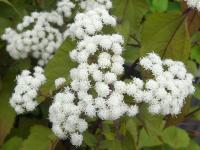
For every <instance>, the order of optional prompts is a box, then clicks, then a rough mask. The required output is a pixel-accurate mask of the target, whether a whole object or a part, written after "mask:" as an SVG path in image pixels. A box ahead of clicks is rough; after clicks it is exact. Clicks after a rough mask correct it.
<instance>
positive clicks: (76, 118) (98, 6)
mask: <svg viewBox="0 0 200 150" xmlns="http://www.w3.org/2000/svg"><path fill="white" fill-rule="evenodd" d="M111 6H112V3H110V1H107V0H105V1H104V0H103V1H100V0H97V1H94V0H86V1H82V2H81V7H82V8H83V9H85V11H84V12H82V13H78V14H77V15H76V16H75V20H74V23H72V24H70V25H69V29H68V30H67V31H66V32H65V37H68V36H70V37H72V38H73V39H78V40H79V41H78V43H77V47H76V48H75V49H74V50H72V51H71V52H70V58H71V59H72V60H73V61H75V62H77V63H78V66H77V67H76V68H72V69H71V71H70V77H71V79H72V82H71V83H70V86H68V87H66V88H65V89H64V90H62V91H61V92H59V93H57V94H56V95H55V97H54V102H53V104H52V106H51V107H50V109H49V119H50V121H51V122H52V123H53V128H52V129H53V131H54V133H55V134H56V135H57V136H58V137H60V138H62V139H66V138H68V137H70V138H71V143H72V144H73V145H76V146H80V145H81V143H82V140H83V137H82V133H83V132H84V131H85V130H86V129H87V127H88V124H87V122H86V121H85V117H89V118H93V117H99V118H100V119H102V120H116V119H118V118H120V117H121V116H123V115H127V116H135V115H136V114H137V113H138V112H139V107H138V104H140V103H142V102H144V103H147V104H148V105H149V112H150V113H153V114H160V113H161V114H164V115H167V114H172V115H176V114H178V113H180V111H181V108H182V106H183V104H184V100H185V98H186V97H187V96H188V95H189V94H192V93H193V92H194V87H193V86H192V75H191V74H188V73H187V72H186V69H185V66H184V65H183V63H181V62H176V61H172V60H169V59H167V60H164V61H162V60H161V59H160V57H159V56H157V55H156V54H154V53H151V54H149V55H148V56H146V57H144V58H142V59H141V60H140V65H141V66H142V67H143V68H144V69H146V70H147V71H151V72H152V74H153V76H154V78H153V79H149V80H148V81H146V82H144V81H143V80H141V79H139V78H133V80H132V81H131V82H130V83H126V82H124V81H120V79H119V76H120V75H122V74H123V72H124V68H123V64H124V59H123V57H122V56H121V55H122V52H123V47H122V45H123V42H124V41H123V38H122V36H121V35H119V34H112V35H101V34H98V33H99V32H100V31H101V30H102V29H103V26H104V25H111V26H115V25H116V19H115V18H114V17H112V16H111V15H109V12H108V10H109V8H111ZM62 80H63V81H64V79H62ZM57 81H61V79H58V80H57ZM56 86H57V84H56ZM183 86H184V87H183ZM57 87H58V86H57ZM126 95H128V96H130V97H133V100H132V104H127V103H126V102H125V96H126ZM83 116H84V118H83Z"/></svg>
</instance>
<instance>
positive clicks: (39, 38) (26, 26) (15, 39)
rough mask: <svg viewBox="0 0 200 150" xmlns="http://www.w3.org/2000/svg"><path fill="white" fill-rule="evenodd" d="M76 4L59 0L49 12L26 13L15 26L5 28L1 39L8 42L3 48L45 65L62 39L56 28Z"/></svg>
mask: <svg viewBox="0 0 200 150" xmlns="http://www.w3.org/2000/svg"><path fill="white" fill-rule="evenodd" d="M74 7H75V5H74V4H73V3H72V2H70V1H69V0H61V1H58V3H57V8H56V9H55V10H53V11H51V12H33V13H31V15H30V16H25V17H24V18H23V20H22V22H21V23H19V24H18V25H17V29H16V30H14V29H11V28H7V29H6V30H5V33H4V34H3V35H2V39H3V40H5V41H7V47H6V50H7V51H8V53H9V54H10V56H11V57H12V58H14V59H21V58H22V59H23V58H26V57H28V56H29V55H30V56H32V57H33V58H35V59H38V65H40V66H43V65H45V64H47V62H48V60H49V59H51V58H52V56H53V54H54V52H55V51H56V50H57V49H58V47H60V45H61V44H62V42H63V40H64V38H63V35H62V32H61V31H60V30H59V28H61V27H62V26H63V25H65V24H64V19H65V18H66V17H70V16H71V14H72V12H71V11H72V9H73V8H74Z"/></svg>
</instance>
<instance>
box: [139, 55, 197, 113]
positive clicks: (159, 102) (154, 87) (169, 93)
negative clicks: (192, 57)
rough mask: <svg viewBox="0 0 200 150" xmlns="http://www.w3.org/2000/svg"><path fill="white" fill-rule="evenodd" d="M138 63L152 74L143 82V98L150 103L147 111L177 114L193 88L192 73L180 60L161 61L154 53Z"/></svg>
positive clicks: (192, 91)
mask: <svg viewBox="0 0 200 150" xmlns="http://www.w3.org/2000/svg"><path fill="white" fill-rule="evenodd" d="M140 65H141V66H142V67H143V68H144V69H146V70H148V71H151V73H152V75H153V76H154V79H150V80H148V81H147V82H146V83H145V86H144V89H145V90H144V91H143V93H144V96H143V100H144V102H147V103H148V104H149V105H150V106H149V111H150V112H151V113H153V114H163V115H168V114H171V115H177V114H179V113H180V112H181V108H182V107H183V105H184V102H185V99H186V97H187V96H188V95H190V94H193V93H194V90H195V89H194V87H193V85H192V81H193V76H192V74H190V73H187V70H186V68H185V66H184V64H183V63H182V62H180V61H173V60H171V59H165V60H163V61H162V60H161V59H160V57H159V56H158V55H156V54H154V53H151V54H149V55H148V56H146V57H144V58H142V59H141V60H140Z"/></svg>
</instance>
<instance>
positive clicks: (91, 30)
mask: <svg viewBox="0 0 200 150" xmlns="http://www.w3.org/2000/svg"><path fill="white" fill-rule="evenodd" d="M104 25H111V26H115V25H116V19H115V18H114V17H113V16H110V14H109V13H108V11H107V10H106V9H103V8H99V7H96V8H95V9H93V10H89V11H86V12H83V13H78V14H77V15H76V16H75V20H74V23H72V24H70V25H68V26H69V29H68V30H66V32H65V33H64V37H65V38H66V37H68V36H70V37H72V38H75V37H76V38H78V39H83V38H84V37H85V36H92V35H94V34H96V33H97V32H99V31H101V30H102V28H103V26H104Z"/></svg>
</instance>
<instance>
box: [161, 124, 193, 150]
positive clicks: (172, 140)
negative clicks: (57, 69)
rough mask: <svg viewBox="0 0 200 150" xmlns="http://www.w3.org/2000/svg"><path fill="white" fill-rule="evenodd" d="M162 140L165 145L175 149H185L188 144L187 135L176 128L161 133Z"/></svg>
mask: <svg viewBox="0 0 200 150" xmlns="http://www.w3.org/2000/svg"><path fill="white" fill-rule="evenodd" d="M162 139H163V141H164V142H165V143H166V144H168V145H170V146H171V147H173V148H175V149H177V148H185V147H187V146H188V145H189V142H190V139H189V136H188V134H187V133H186V132H185V131H184V130H183V129H180V128H177V127H169V128H166V129H165V130H164V132H163V136H162Z"/></svg>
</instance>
